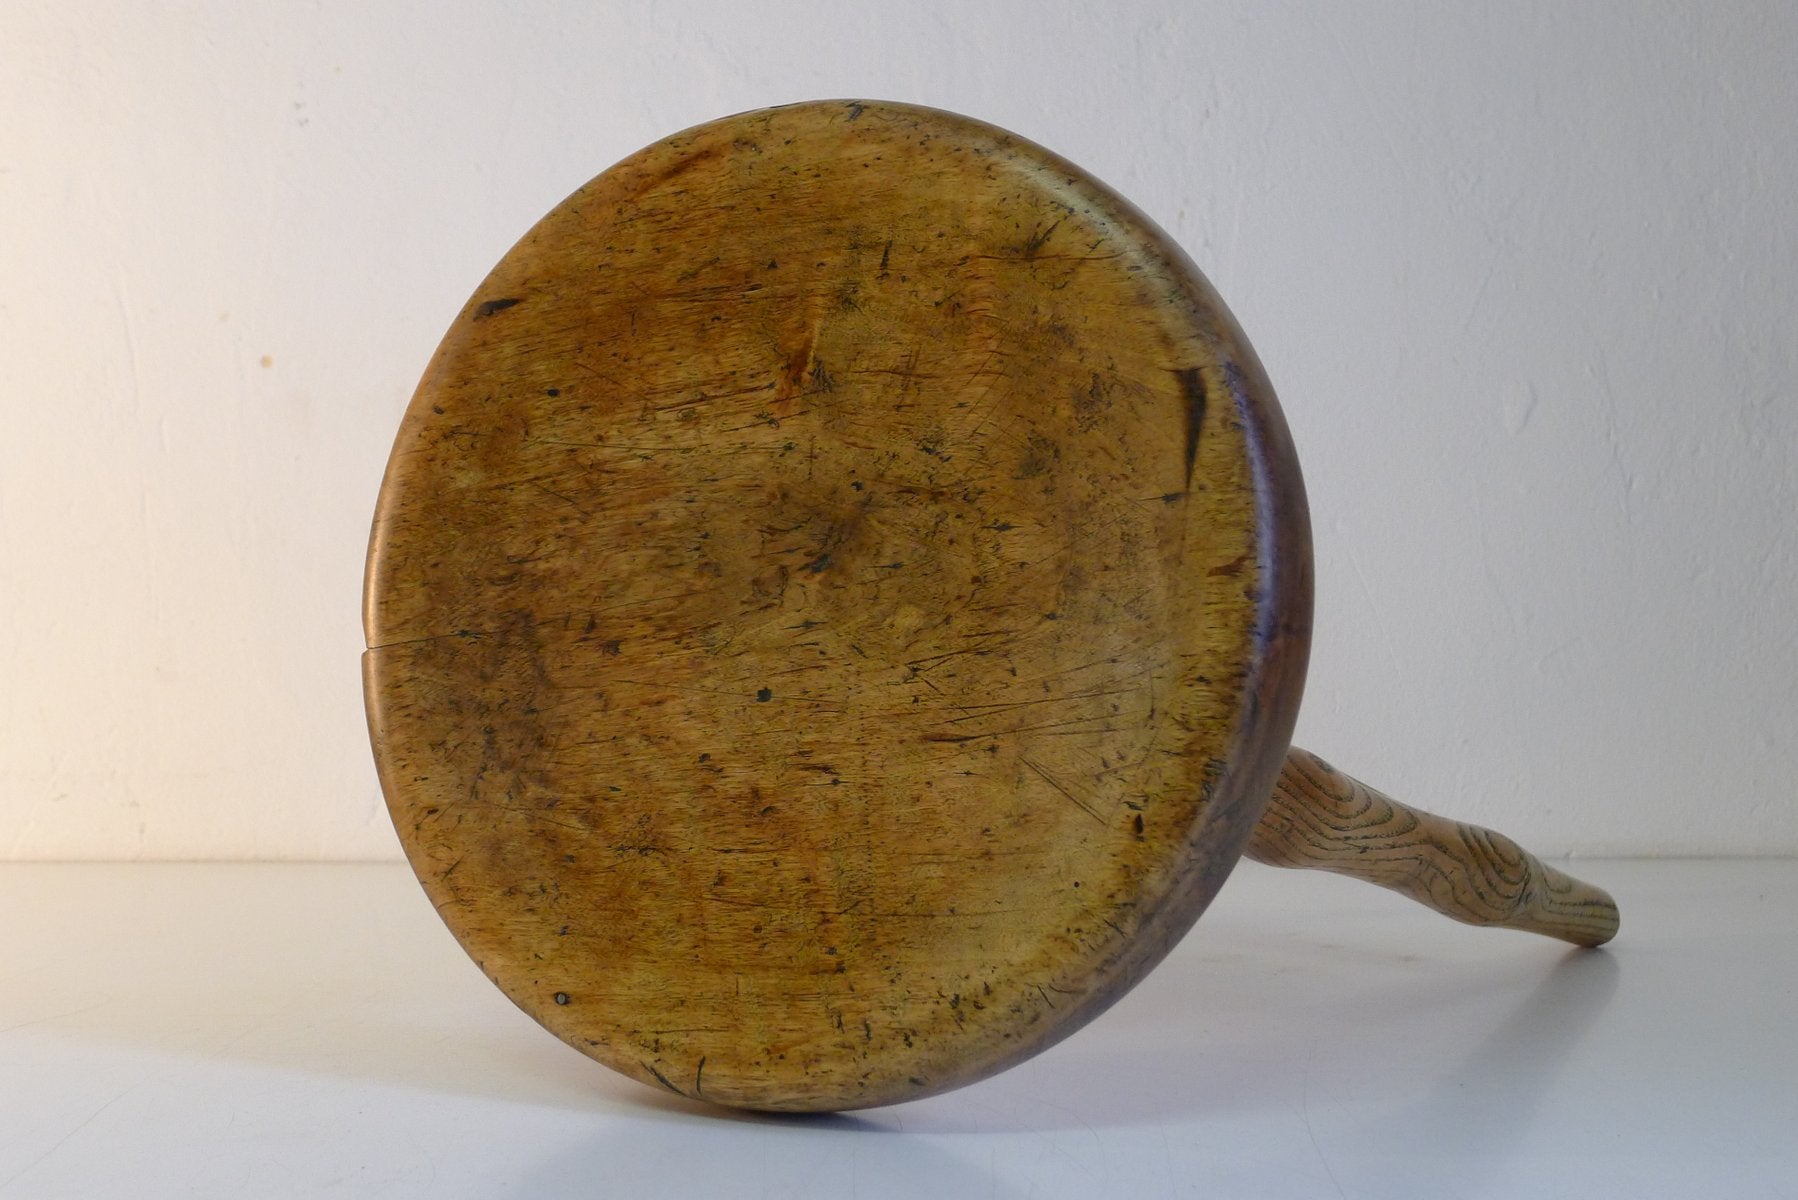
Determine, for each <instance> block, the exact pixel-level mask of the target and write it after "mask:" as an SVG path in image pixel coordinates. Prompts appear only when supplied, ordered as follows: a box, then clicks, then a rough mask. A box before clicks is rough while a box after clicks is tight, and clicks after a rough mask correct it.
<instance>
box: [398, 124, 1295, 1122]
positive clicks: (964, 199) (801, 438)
mask: <svg viewBox="0 0 1798 1200" xmlns="http://www.w3.org/2000/svg"><path fill="white" fill-rule="evenodd" d="M1309 622H1310V542H1309V526H1308V522H1307V517H1306V511H1305V505H1304V497H1303V492H1302V486H1301V484H1300V480H1299V473H1298V468H1297V462H1296V459H1295V458H1294V456H1293V452H1292V448H1291V445H1290V441H1289V439H1288V436H1287V433H1286V429H1285V426H1284V423H1283V421H1282V419H1281V416H1280V412H1279V408H1278V405H1277V404H1276V403H1275V401H1274V398H1273V391H1272V389H1271V387H1270V386H1269V384H1268V382H1267V380H1266V377H1265V375H1264V373H1263V372H1262V369H1261V367H1260V365H1259V363H1258V362H1257V360H1256V358H1255V356H1254V353H1253V351H1252V350H1251V349H1250V348H1249V346H1248V343H1247V341H1246V340H1245V339H1244V338H1243V336H1242V334H1241V332H1240V330H1239V329H1238V328H1237V327H1236V324H1235V322H1234V321H1233V320H1232V319H1231V317H1230V315H1229V314H1228V312H1227V311H1226V310H1225V309H1224V307H1223V305H1222V303H1221V302H1220V301H1219V300H1218V298H1217V297H1216V295H1215V294H1214V293H1213V292H1212V290H1211V289H1210V287H1209V286H1208V285H1207V284H1206V283H1205V281H1204V279H1203V278H1202V277H1201V276H1200V275H1199V273H1198V271H1197V270H1196V269H1195V268H1194V267H1193V266H1192V264H1191V263H1190V261H1188V260H1187V258H1186V257H1185V255H1184V254H1183V253H1181V252H1180V250H1179V249H1178V248H1177V247H1175V246H1174V245H1173V244H1172V243H1171V242H1169V241H1168V240H1167V238H1166V237H1165V236H1164V235H1163V234H1162V233H1161V232H1160V231H1159V230H1157V229H1156V228H1155V227H1154V226H1153V225H1152V224H1151V223H1150V222H1149V221H1148V220H1147V219H1146V218H1144V217H1143V216H1142V215H1141V214H1140V213H1138V212H1137V211H1136V210H1135V209H1134V208H1132V207H1131V206H1130V205H1129V204H1127V203H1126V202H1124V201H1123V200H1122V199H1121V198H1119V197H1118V196H1117V195H1116V194H1115V193H1114V192H1112V191H1110V190H1109V189H1108V188H1106V187H1104V186H1103V185H1102V184H1100V183H1098V182H1096V181H1094V180H1093V179H1092V178H1090V177H1089V176H1087V175H1086V174H1084V173H1083V172H1081V171H1080V170H1079V169H1078V168H1076V167H1074V166H1072V165H1071V164H1069V163H1067V162H1065V161H1064V160H1062V159H1060V158H1057V157H1056V156H1054V155H1052V154H1050V153H1048V152H1047V151H1045V150H1043V149H1042V148H1041V147H1038V146H1034V145H1032V144H1030V143H1028V142H1026V141H1023V140H1022V139H1019V138H1016V137H1014V136H1012V135H1009V134H1006V133H1005V132H1003V131H1001V130H997V129H994V128H992V127H991V126H987V125H983V124H980V123H979V122H975V121H970V120H967V119H965V118H960V117H955V116H951V115H949V114H946V113H940V112H934V111H932V110H928V109H920V108H912V107H908V106H903V105H893V104H877V103H873V102H830V103H820V104H806V105H797V106H792V107H788V108H783V109H776V110H767V111H763V112H758V113H749V114H744V115H742V116H738V117H732V118H728V119H726V120H723V121H719V122H714V123H712V124H709V125H705V126H701V127H699V128H697V129H694V130H690V131H688V132H686V133H684V134H681V135H678V136H676V137H674V138H671V139H668V140H667V141H664V142H661V143H658V144H657V145H655V146H652V147H650V148H648V149H647V150H645V151H643V152H642V153H640V154H638V155H636V156H634V157H632V158H631V159H629V160H627V161H625V162H624V163H621V164H619V165H618V166H617V167H615V168H613V169H612V170H610V171H608V172H606V173H605V174H603V175H601V176H600V177H599V178H597V179H595V180H594V181H593V182H592V183H590V184H589V185H587V186H586V187H584V188H582V189H581V190H580V191H579V192H577V193H576V194H575V195H573V196H571V197H570V198H569V199H568V200H567V201H566V202H565V203H563V204H562V205H561V206H559V207H558V208H557V209H556V210H555V211H554V212H552V213H551V214H550V215H549V216H548V217H546V218H545V219H544V220H543V221H542V222H541V223H540V224H539V225H538V226H537V227H536V228H535V229H533V230H532V231H531V232H530V233H529V234H528V235H527V236H526V237H525V238H524V239H523V240H522V241H521V242H520V243H519V244H518V245H517V246H516V247H514V248H513V250H512V251H511V252H510V253H509V254H507V255H506V257H505V259H504V260H503V261H502V262H501V263H500V265H499V266H498V267H497V268H496V269H495V270H494V272H493V273H492V274H491V275H490V276H489V278H488V279H487V280H486V282H485V283H483V284H482V285H481V287H480V288H479V289H478V290H477V291H476V293H475V295H474V296H473V297H472V298H471V299H470V300H469V302H468V304H467V306H466V307H465V308H464V309H463V311H462V313H461V315H460V316H459V317H458V318H457V320H456V321H455V323H454V325H453V327H452V329H451V330H450V332H449V333H448V335H447V336H446V337H445V339H444V341H443V344H442V346H441V348H440V349H439V351H438V354H437V356H436V358H435V359H434V360H433V362H432V364H431V367H430V369H429V371H428V372H427V374H426V376H425V378H424V380H423V382H422V383H421V384H420V387H419V390H418V393H417V395H416V397H415V398H414V400H413V402H412V404H411V406H410V408H409V410H408V411H407V414H406V417H405V420H404V423H403V425H402V428H401V430H400V432H399V436H398V438H397V440H396V443H395V446H394V451H393V456H392V459H391V461H390V464H389V467H388V472H387V477H386V480H385V482H384V484H383V487H382V493H381V502H380V507H379V511H378V513H377V516H376V521H375V527H374V531H373V536H372V539H371V544H370V554H369V573H368V585H367V607H366V625H367V634H368V645H369V651H368V653H367V655H366V657H365V660H364V668H365V681H366V690H367V696H368V708H369V722H370V730H371V735H372V739H373V743H374V747H375V753H376V760H377V764H378V766H379V769H380V773H381V779H382V784H383V788H384V790H385V792H386V795H387V798H388V803H389V806H390V809H391V812H392V815H393V819H394V823H395V826H396V828H397V829H398V831H399V835H400V838H401V840H402V842H403V844H404V846H405V849H406V853H407V854H408V856H409V857H410V860H411V862H412V864H413V867H414V869H415V871H416V873H417V874H418V876H419V878H420V880H421V881H422V883H423V884H424V887H425V889H426V891H427V892H428V894H429V895H430V897H431V899H432V901H433V903H434V904H435V905H436V906H437V908H438V910H439V911H440V912H441V913H442V915H443V918H444V920H445V922H446V923H447V924H448V925H449V927H450V928H451V930H452V931H453V932H454V933H455V935H456V936H457V938H458V939H459V940H460V941H461V943H462V944H463V946H464V947H465V948H466V949H467V950H468V952H469V953H470V955H471V956H472V957H473V958H474V959H475V960H476V961H478V962H479V963H480V965H481V967H482V968H483V969H484V970H485V971H486V972H487V974H488V975H489V976H490V977H491V978H492V979H493V980H494V981H495V982H496V983H497V984H498V985H499V986H500V987H501V988H502V989H503V990H504V991H505V992H506V994H507V995H509V996H510V997H512V999H513V1000H515V1001H516V1002H517V1003H518V1004H519V1005H520V1006H521V1007H522V1008H523V1009H524V1010H525V1011H526V1012H528V1013H530V1014H531V1015H532V1016H533V1017H535V1018H536V1019H537V1020H539V1021H540V1022H542V1023H543V1024H544V1025H545V1026H546V1027H548V1028H549V1029H550V1030H551V1031H553V1032H554V1033H556V1034H557V1035H558V1036H560V1037H562V1038H563V1039H565V1040H566V1041H568V1042H569V1043H570V1044H571V1045H573V1046H575V1047H577V1048H578V1049H580V1050H582V1051H583V1052H585V1053H587V1054H589V1055H592V1056H593V1057H595V1058H597V1059H599V1060H600V1061H602V1062H605V1063H607V1064H608V1065H610V1066H612V1067H615V1068H617V1069H618V1070H620V1071H623V1072H625V1073H627V1074H630V1075H632V1076H634V1077H636V1078H638V1079H640V1080H643V1081H644V1082H646V1083H649V1084H651V1085H652V1086H657V1087H665V1088H667V1089H669V1090H672V1091H675V1092H679V1093H681V1094H683V1095H687V1096H693V1097H700V1098H703V1099H706V1100H711V1101H716V1102H719V1103H724V1104H733V1105H743V1106H750V1107H758V1108H776V1109H828V1108H843V1107H854V1106H860V1105H869V1104H879V1103H887V1102H892V1101H896V1100H903V1099H910V1098H913V1097H917V1096H921V1095H926V1094H929V1093H931V1092H934V1091H939V1090H942V1089H944V1088H948V1087H953V1086H956V1085H958V1084H961V1083H965V1082H968V1081H970V1080H973V1079H976V1078H979V1077H981V1076H982V1075H985V1074H988V1073H990V1072H992V1071H995V1070H998V1069H1000V1068H1001V1067H1004V1066H1006V1065H1008V1064H1010V1063H1013V1062H1016V1061H1018V1060H1019V1059H1021V1058H1023V1057H1026V1056H1028V1055H1029V1054H1032V1053H1035V1052H1036V1051H1038V1050H1040V1049H1042V1048H1043V1047H1045V1046H1047V1045H1049V1044H1051V1043H1052V1042H1054V1041H1056V1040H1057V1039H1059V1038H1060V1037H1063V1036H1065V1035H1066V1034H1067V1033H1069V1032H1071V1031H1072V1030H1074V1029H1075V1028H1078V1027H1079V1025H1080V1024H1082V1023H1083V1022H1084V1021H1086V1020H1088V1019H1090V1018H1091V1017H1092V1016H1093V1015H1094V1014H1096V1013H1097V1012H1099V1011H1100V1010H1102V1009H1103V1008H1104V1007H1105V1006H1106V1005H1107V1004H1109V1003H1110V1002H1111V1001H1112V1000H1113V999H1115V998H1116V997H1117V996H1118V995H1119V994H1120V993H1121V992H1122V991H1123V990H1125V989H1126V988H1128V987H1129V986H1130V985H1131V983H1133V982H1134V981H1135V980H1136V979H1137V978H1139V977H1140V976H1141V975H1142V974H1143V972H1145V971H1146V970H1148V969H1149V968H1150V967H1151V966H1153V965H1154V963H1155V962H1156V961H1158V960H1159V959H1160V958H1161V956H1162V955H1163V954H1165V953H1166V951H1167V950H1168V948H1169V947H1171V946H1172V945H1173V944H1174V942H1175V941H1176V940H1178V938H1179V937H1180V936H1181V934H1182V933H1184V931H1185V930H1186V929H1187V928H1188V927H1189V926H1190V925H1191V923H1192V922H1193V921H1194V920H1195V919H1196V918H1197V916H1198V915H1199V913H1200V912H1201V911H1202V909H1203V908H1204V906H1205V904H1206V903H1207V902H1208V901H1209V900H1210V898H1211V896H1212V895H1213V893H1214V892H1215V891H1216V889H1217V888H1218V886H1219V885H1220V884H1221V883H1222V881H1223V879H1224V878H1225V876H1226V875H1227V874H1228V872H1229V870H1230V867H1231V866H1232V864H1233V863H1234V862H1235V860H1236V858H1237V857H1238V856H1239V854H1240V852H1241V847H1242V844H1243V842H1244V840H1245V839H1246V838H1247V837H1248V835H1249V831H1250V828H1251V827H1252V826H1253V825H1254V822H1255V820H1256V819H1257V817H1258V816H1259V814H1260V812H1261V809H1262V806H1263V805H1264V803H1265V802H1266V797H1267V795H1268V792H1269V790H1270V789H1271V787H1272V784H1273V779H1274V775H1275V773H1276V771H1277V770H1278V767H1279V762H1280V756H1281V755H1282V754H1283V753H1284V751H1285V749H1286V746H1287V742H1288V738H1289V736H1290V731H1291V727H1292V722H1293V719H1294V716H1295V713H1296V709H1297V705H1298V701H1299V695H1300V691H1301V685H1302V679H1303V673H1304V665H1305V656H1306V649H1307V646H1308V637H1309Z"/></svg>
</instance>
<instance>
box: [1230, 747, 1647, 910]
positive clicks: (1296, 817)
mask: <svg viewBox="0 0 1798 1200" xmlns="http://www.w3.org/2000/svg"><path fill="white" fill-rule="evenodd" d="M1246 852H1247V854H1248V856H1249V857H1250V858H1253V859H1255V860H1256V861H1258V862H1264V863H1269V864H1271V865H1273V866H1277V867H1309V868H1313V869H1315V870H1320V871H1332V872H1334V873H1336V874H1338V875H1348V876H1352V877H1353V878H1355V879H1361V880H1365V881H1367V882H1368V883H1375V884H1378V885H1379V886H1381V887H1384V888H1390V889H1392V890H1393V891H1395V892H1399V893H1401V894H1402V895H1406V896H1409V897H1411V898H1412V899H1413V900H1416V901H1418V902H1419V903H1421V904H1427V905H1429V906H1430V907H1431V908H1433V909H1435V910H1436V911H1437V912H1439V913H1442V914H1443V915H1445V916H1450V917H1453V918H1454V919H1455V920H1457V921H1465V922H1467V923H1468V924H1470V925H1498V926H1503V927H1505V928H1507V929H1522V930H1526V931H1528V932H1530V933H1540V934H1544V935H1546V936H1548V937H1555V938H1560V939H1562V940H1563V941H1568V942H1573V943H1574V944H1576V945H1580V946H1598V945H1602V944H1604V943H1605V942H1608V941H1610V940H1611V939H1612V938H1613V937H1615V936H1616V934H1617V905H1616V904H1615V903H1614V902H1613V901H1612V900H1611V897H1610V895H1609V894H1608V893H1606V892H1605V891H1604V890H1603V889H1602V888H1597V887H1593V886H1592V885H1591V884H1589V883H1582V882H1581V881H1579V880H1577V879H1574V878H1572V877H1570V876H1568V875H1566V874H1565V873H1563V872H1561V871H1558V870H1556V869H1555V868H1553V867H1550V866H1547V865H1545V864H1544V863H1542V862H1541V861H1540V860H1539V859H1537V858H1536V856H1535V855H1533V854H1530V853H1529V852H1527V851H1526V850H1524V849H1523V847H1521V846H1519V845H1518V844H1517V843H1516V842H1514V841H1512V840H1511V839H1510V838H1508V837H1506V836H1505V835H1504V834H1502V833H1494V832H1493V831H1492V830H1490V829H1482V828H1480V827H1479V826H1478V825H1466V824H1463V823H1461V822H1459V821H1451V820H1449V819H1448V818H1446V817H1439V816H1436V815H1435V814H1433V813H1427V812H1421V811H1418V810H1417V809H1413V808H1408V807H1406V806H1405V805H1403V804H1400V803H1398V802H1397V801H1395V800H1393V799H1392V798H1391V797H1390V796H1388V795H1386V794H1385V793H1384V792H1381V791H1378V790H1376V789H1374V788H1370V787H1368V786H1367V785H1366V784H1364V783H1361V782H1359V781H1358V780H1354V779H1351V778H1349V777H1348V776H1347V775H1344V774H1343V773H1342V772H1341V771H1338V770H1337V769H1336V768H1334V767H1332V766H1331V765H1330V764H1329V763H1327V762H1325V761H1324V760H1323V759H1321V758H1319V757H1317V756H1316V755H1315V754H1311V753H1309V752H1308V751H1305V750H1299V749H1297V748H1294V749H1293V750H1291V751H1289V752H1288V753H1287V756H1286V764H1285V766H1283V767H1282V768H1281V769H1280V779H1279V782H1278V783H1277V784H1275V786H1274V794H1273V799H1272V800H1271V801H1270V802H1269V804H1268V807H1267V812H1266V814H1265V815H1263V817H1262V819H1261V821H1260V822H1259V823H1258V824H1257V825H1256V826H1255V830H1254V833H1253V834H1252V835H1251V836H1250V838H1249V844H1248V846H1247V850H1246Z"/></svg>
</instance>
